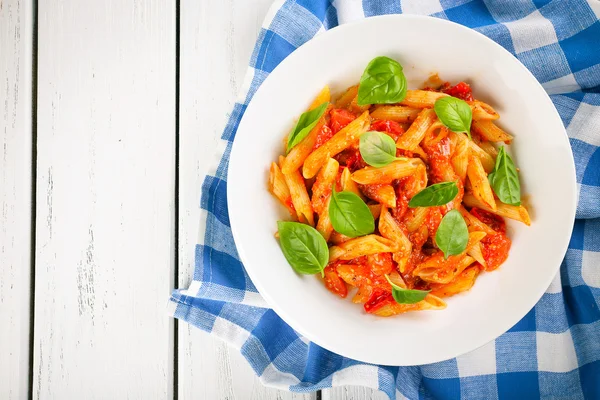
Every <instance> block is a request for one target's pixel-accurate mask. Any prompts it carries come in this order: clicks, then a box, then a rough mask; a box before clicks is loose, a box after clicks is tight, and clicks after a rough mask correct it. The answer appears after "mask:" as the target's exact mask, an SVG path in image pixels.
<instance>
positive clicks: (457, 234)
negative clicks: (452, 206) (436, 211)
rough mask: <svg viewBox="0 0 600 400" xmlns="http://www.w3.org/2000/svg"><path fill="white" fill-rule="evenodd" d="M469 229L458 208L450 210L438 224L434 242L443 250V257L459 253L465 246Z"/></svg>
mask: <svg viewBox="0 0 600 400" xmlns="http://www.w3.org/2000/svg"><path fill="white" fill-rule="evenodd" d="M468 241H469V231H468V229H467V224H466V223H465V220H464V219H463V217H462V215H461V214H460V212H459V211H458V210H451V211H449V212H448V213H447V214H446V215H444V218H442V222H440V225H439V226H438V230H437V233H436V234H435V244H436V245H437V247H439V248H440V250H442V251H443V252H444V258H448V257H449V256H454V255H456V254H460V253H462V252H463V251H465V249H466V248H467V242H468Z"/></svg>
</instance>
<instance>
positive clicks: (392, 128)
mask: <svg viewBox="0 0 600 400" xmlns="http://www.w3.org/2000/svg"><path fill="white" fill-rule="evenodd" d="M371 130H372V131H377V132H385V133H387V134H388V135H389V136H390V137H391V138H392V139H394V142H395V141H397V140H398V138H399V137H400V136H401V135H402V134H403V133H404V129H402V126H401V125H400V124H399V123H397V122H396V121H388V120H379V121H374V122H373V123H372V124H371Z"/></svg>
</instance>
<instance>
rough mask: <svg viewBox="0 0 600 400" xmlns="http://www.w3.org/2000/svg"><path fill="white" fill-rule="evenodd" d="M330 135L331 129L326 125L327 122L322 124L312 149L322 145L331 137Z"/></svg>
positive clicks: (331, 133)
mask: <svg viewBox="0 0 600 400" xmlns="http://www.w3.org/2000/svg"><path fill="white" fill-rule="evenodd" d="M332 137H333V130H332V129H331V128H330V127H329V126H327V124H325V125H323V126H322V127H321V130H320V131H319V133H318V135H317V140H316V141H315V146H314V147H313V150H316V149H318V148H319V147H321V146H323V144H325V142H326V141H328V140H329V139H331V138H332Z"/></svg>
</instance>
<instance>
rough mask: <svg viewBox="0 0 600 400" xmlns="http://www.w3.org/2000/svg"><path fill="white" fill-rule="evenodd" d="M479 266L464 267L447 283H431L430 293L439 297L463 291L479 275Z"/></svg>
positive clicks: (469, 287)
mask: <svg viewBox="0 0 600 400" xmlns="http://www.w3.org/2000/svg"><path fill="white" fill-rule="evenodd" d="M479 272H480V271H479V268H478V267H476V266H472V267H469V268H467V269H465V270H464V271H463V272H462V273H460V275H458V276H457V277H456V278H454V279H453V280H452V281H450V282H449V283H447V284H442V285H440V284H432V285H431V289H432V290H431V295H433V296H439V297H450V296H454V295H455V294H458V293H461V292H465V291H467V290H469V289H471V288H472V287H473V285H474V284H475V279H477V275H479Z"/></svg>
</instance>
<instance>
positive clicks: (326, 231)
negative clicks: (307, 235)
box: [316, 196, 333, 241]
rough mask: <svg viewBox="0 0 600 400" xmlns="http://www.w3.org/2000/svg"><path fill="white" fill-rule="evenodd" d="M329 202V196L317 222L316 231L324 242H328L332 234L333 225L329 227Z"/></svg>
mask: <svg viewBox="0 0 600 400" xmlns="http://www.w3.org/2000/svg"><path fill="white" fill-rule="evenodd" d="M330 201H331V196H329V197H328V198H327V202H326V203H325V206H324V207H323V209H322V210H321V212H320V213H319V220H318V222H317V226H316V228H317V231H319V233H320V234H321V235H322V236H323V238H324V239H325V241H328V240H329V238H330V237H331V233H332V232H333V225H331V219H329V202H330Z"/></svg>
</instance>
